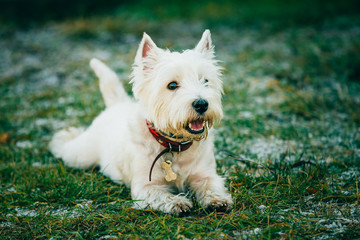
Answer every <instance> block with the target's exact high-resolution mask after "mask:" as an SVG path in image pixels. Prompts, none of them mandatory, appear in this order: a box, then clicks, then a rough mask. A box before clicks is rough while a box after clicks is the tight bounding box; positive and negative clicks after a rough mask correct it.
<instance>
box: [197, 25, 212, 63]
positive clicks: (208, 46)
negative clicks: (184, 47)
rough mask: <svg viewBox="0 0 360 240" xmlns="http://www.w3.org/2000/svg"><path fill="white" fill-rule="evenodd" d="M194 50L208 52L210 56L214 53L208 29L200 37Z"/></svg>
mask: <svg viewBox="0 0 360 240" xmlns="http://www.w3.org/2000/svg"><path fill="white" fill-rule="evenodd" d="M195 51H197V52H201V53H205V54H207V53H210V55H211V57H212V55H213V53H214V47H213V45H212V42H211V34H210V31H209V30H208V29H206V30H205V31H204V33H203V35H202V37H201V39H200V42H199V43H198V44H197V45H196V47H195Z"/></svg>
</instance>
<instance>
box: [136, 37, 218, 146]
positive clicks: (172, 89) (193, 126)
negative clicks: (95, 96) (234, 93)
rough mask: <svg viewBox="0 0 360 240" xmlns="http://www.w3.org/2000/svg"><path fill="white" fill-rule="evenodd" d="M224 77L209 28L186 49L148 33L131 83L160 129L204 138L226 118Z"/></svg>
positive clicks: (196, 138) (149, 118) (169, 132)
mask: <svg viewBox="0 0 360 240" xmlns="http://www.w3.org/2000/svg"><path fill="white" fill-rule="evenodd" d="M220 77H221V68H220V67H219V66H218V65H217V61H216V60H215V59H214V47H213V45H212V43H211V36H210V31H209V30H206V31H205V32H204V33H203V35H202V38H201V40H200V42H199V43H198V44H197V45H196V47H195V48H194V49H191V50H185V51H183V52H182V53H179V52H170V51H169V50H163V49H160V48H158V47H157V46H156V44H155V43H154V42H153V41H152V40H151V38H150V37H149V36H148V35H147V34H146V33H144V36H143V38H142V41H141V43H140V46H139V49H138V51H137V54H136V57H135V63H134V69H133V73H132V80H131V82H132V83H133V93H134V96H135V98H136V99H137V100H139V101H140V103H141V104H142V105H143V107H144V110H145V111H146V114H147V118H148V120H149V121H151V122H152V123H153V124H154V127H155V128H156V129H158V130H160V131H162V132H164V133H166V134H170V135H171V134H172V135H175V136H177V137H183V138H190V139H195V140H199V139H202V138H203V137H206V135H207V131H208V129H209V128H211V127H212V125H213V124H214V122H216V121H220V119H221V118H222V115H223V112H222V107H221V96H222V93H223V90H222V81H221V79H220Z"/></svg>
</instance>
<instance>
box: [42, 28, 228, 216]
mask: <svg viewBox="0 0 360 240" xmlns="http://www.w3.org/2000/svg"><path fill="white" fill-rule="evenodd" d="M90 66H91V67H92V69H93V70H94V71H95V73H96V75H97V76H98V77H99V79H100V90H101V92H102V95H103V97H104V100H105V104H106V110H105V111H103V112H102V113H101V114H100V115H99V116H98V117H97V118H96V119H95V120H94V121H93V123H92V124H91V126H90V127H89V128H88V129H86V130H84V129H80V128H69V129H65V130H62V131H60V132H58V133H56V134H55V135H54V137H53V139H52V141H51V142H50V144H49V148H50V150H51V152H52V153H53V154H54V155H55V156H56V157H60V158H62V159H63V161H64V163H65V164H66V165H67V166H70V167H77V168H89V167H91V166H93V165H99V166H100V169H101V172H102V173H103V174H104V175H106V176H108V177H110V178H111V179H112V180H113V181H115V182H117V183H120V184H125V185H126V186H128V187H130V188H131V195H132V199H134V200H138V201H135V206H136V207H137V208H146V207H149V208H152V209H155V210H160V211H163V212H166V213H174V214H179V213H181V212H183V211H188V210H189V209H190V208H191V207H192V201H190V200H189V199H188V198H187V197H186V195H184V194H182V193H180V194H175V192H174V189H176V190H177V192H184V191H185V190H186V189H187V187H190V189H191V190H192V191H193V192H194V193H195V196H196V198H197V200H198V201H199V202H200V203H201V204H202V206H204V207H209V206H210V207H213V208H215V209H222V210H224V209H229V208H230V207H231V206H232V204H233V203H232V199H231V196H230V194H229V193H228V192H227V191H226V189H225V187H224V180H223V178H221V177H220V176H218V175H217V173H216V163H215V158H214V154H213V134H212V131H211V129H210V128H211V126H212V124H213V123H214V122H216V121H219V120H220V119H221V117H222V114H223V113H222V107H221V95H222V81H221V79H220V76H221V73H220V68H219V67H218V65H217V61H216V60H215V59H214V50H213V45H212V43H211V37H210V31H209V30H206V31H205V32H204V33H203V36H202V38H201V40H200V42H199V43H198V44H197V46H196V47H195V49H192V50H186V51H184V52H182V53H178V52H170V51H168V50H163V49H160V48H158V47H157V46H156V45H155V43H154V42H153V41H152V40H151V38H150V37H149V36H148V35H146V34H145V33H144V36H143V39H142V41H141V43H140V46H139V49H138V51H137V54H136V57H135V64H134V68H133V73H132V76H131V77H132V80H131V82H132V83H133V93H134V96H135V99H136V100H135V101H134V100H133V99H131V98H130V97H129V96H128V95H127V94H126V93H125V91H124V89H123V87H122V86H121V84H120V82H119V80H118V78H117V76H116V74H115V73H114V72H113V71H112V70H111V69H109V68H108V67H107V66H106V65H105V64H103V63H102V62H100V61H99V60H97V59H92V60H91V62H90ZM205 79H207V81H206V80H205ZM173 81H176V82H177V83H178V85H179V87H178V88H177V89H176V90H169V89H168V88H167V86H168V84H169V83H170V82H173ZM199 98H202V99H205V100H207V101H208V103H209V107H208V110H207V111H206V112H205V113H204V114H203V116H199V114H197V112H196V111H195V110H194V108H193V107H192V103H193V102H194V101H195V100H196V99H199ZM198 118H201V119H203V120H204V121H206V122H207V127H206V129H205V131H204V133H202V134H193V133H190V132H189V131H187V130H186V126H187V124H188V123H189V122H191V121H193V120H194V119H198ZM146 120H149V121H150V122H151V123H153V125H154V127H155V128H156V129H158V130H161V131H162V132H164V133H171V134H175V135H176V136H180V135H181V136H182V137H183V139H194V142H193V145H192V146H191V147H190V148H189V149H188V150H186V151H184V152H180V153H174V160H173V171H174V172H176V173H177V175H178V178H177V179H176V180H175V181H172V182H170V183H168V182H166V181H165V179H164V177H165V174H164V172H163V170H162V169H161V167H160V164H161V160H159V161H158V162H157V163H156V165H155V167H154V170H153V173H152V181H149V178H148V176H149V171H150V166H151V164H152V162H153V160H154V159H155V157H156V156H157V155H158V154H159V153H160V152H161V151H162V150H163V149H164V147H163V146H161V145H160V144H159V143H158V142H157V141H156V140H155V139H154V137H153V136H152V135H151V134H150V132H149V130H148V127H147V125H146ZM208 128H209V129H210V130H209V131H208ZM199 136H200V137H199Z"/></svg>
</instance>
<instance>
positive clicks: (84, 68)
mask: <svg viewBox="0 0 360 240" xmlns="http://www.w3.org/2000/svg"><path fill="white" fill-rule="evenodd" d="M279 2H280V1H275V3H279ZM232 3H233V2H231V1H229V2H227V3H226V4H224V5H223V6H220V5H218V4H216V3H211V2H202V1H200V3H199V5H189V6H187V8H188V10H187V11H182V10H179V9H178V8H176V7H174V6H172V7H171V8H172V9H173V15H172V16H169V15H167V13H164V12H163V9H162V8H159V7H157V8H156V7H154V8H150V7H148V8H145V9H150V11H147V12H146V11H145V10H144V9H143V8H140V6H139V5H134V6H132V7H131V10H132V12H134V14H129V12H128V11H126V10H127V9H126V8H124V7H122V8H119V9H118V10H117V11H116V13H113V14H112V15H109V16H97V17H96V16H94V17H88V18H79V19H68V20H63V21H60V22H55V23H46V24H44V25H42V26H35V27H32V28H28V29H17V28H14V27H13V26H8V27H5V28H2V30H0V36H1V38H0V48H1V49H2V51H0V59H2V60H1V61H0V73H1V75H0V76H1V77H0V84H1V85H0V86H1V87H0V96H1V98H0V113H1V114H0V235H1V236H3V238H5V239H45V238H52V239H65V238H67V239H68V238H75V239H106V238H110V239H115V238H132V239H143V238H149V239H152V238H158V239H204V238H205V239H304V238H305V239H357V238H359V237H360V222H359V219H360V207H359V180H360V179H359V172H360V171H359V169H360V168H359V167H360V131H359V130H360V125H359V124H360V111H359V110H358V109H360V98H359V94H358V93H359V92H360V80H359V79H360V75H359V70H358V69H360V67H359V60H360V59H359V56H358V55H359V54H357V53H358V52H359V48H360V40H359V39H360V31H359V29H360V18H359V15H358V14H354V13H353V12H352V11H351V9H350V8H348V9H350V10H348V11H345V10H346V9H345V8H344V6H343V5H342V4H340V3H339V4H340V5H339V8H338V11H336V10H331V9H336V4H335V3H332V4H333V5H331V4H330V5H327V7H325V8H324V9H328V10H327V11H325V10H324V12H316V11H315V10H316V9H321V8H316V6H317V5H315V7H314V9H315V10H314V9H313V10H314V12H315V13H312V14H313V15H311V16H312V18H311V19H308V20H307V21H305V20H304V19H306V15H304V14H303V13H304V12H306V9H307V8H306V6H302V5H301V4H300V6H297V5H290V9H298V10H299V11H295V10H291V11H293V12H292V14H296V16H294V17H293V18H291V19H290V20H289V21H287V22H285V23H284V22H283V19H284V18H283V17H284V16H289V12H286V11H285V10H284V8H283V7H282V5H281V4H275V5H273V7H272V8H268V7H266V6H268V5H267V4H270V3H271V2H268V1H265V0H264V3H266V4H264V5H261V4H259V5H256V4H251V3H246V2H245V3H243V5H241V4H240V5H236V6H238V7H239V8H238V9H248V10H249V12H247V14H244V15H241V16H238V15H237V12H236V11H235V10H234V9H236V8H231V6H232V5H231V4H232ZM321 4H323V3H322V2H321V1H320V2H319V3H318V5H319V6H321ZM270 5H271V4H270ZM229 6H230V7H229ZM329 6H330V7H329ZM331 6H335V8H334V7H331ZM214 9H220V10H224V11H220V12H226V13H227V14H223V15H221V14H216V11H215V10H214ZM329 9H330V10H329ZM200 10H201V11H200ZM291 11H290V13H291ZM192 12H196V13H198V14H194V13H192ZM207 12H208V13H209V14H208V15H207V16H205V13H207ZM251 12H254V13H256V14H255V15H252V14H250V13H251ZM328 14H329V15H328ZM155 15H156V17H154V16H155ZM290 16H291V14H290ZM207 27H210V28H211V31H212V36H213V42H214V44H215V46H216V52H217V56H218V58H219V59H220V60H222V61H223V65H224V67H225V72H224V90H225V96H224V98H223V107H224V112H225V117H224V119H223V121H222V124H221V125H220V126H218V127H217V128H216V142H215V146H216V158H217V160H218V172H219V173H220V174H221V175H223V176H225V177H226V179H227V185H228V186H229V189H230V191H231V194H232V196H233V198H234V201H235V207H234V209H233V210H232V211H231V212H229V213H219V212H211V211H209V210H206V209H203V208H202V207H201V206H199V205H198V204H197V203H196V202H195V200H194V203H195V207H194V209H193V210H192V211H191V213H190V214H189V215H188V216H184V217H174V216H170V215H165V214H163V213H160V212H156V211H153V210H151V209H149V210H142V211H140V210H135V209H133V208H131V206H132V200H131V197H130V190H129V189H127V188H125V187H124V186H121V185H116V184H114V183H113V182H111V181H110V180H109V179H107V178H105V177H104V176H102V174H101V173H99V172H98V170H97V169H96V168H93V169H89V170H77V169H72V168H67V167H65V166H64V165H63V163H62V162H61V160H59V159H56V158H54V157H53V156H52V155H51V154H50V153H49V152H48V150H47V144H48V142H49V140H50V138H51V136H52V135H53V133H54V132H55V131H57V130H59V129H61V128H63V127H66V126H86V125H88V124H90V123H91V121H92V119H93V118H94V117H95V116H97V114H98V113H99V112H100V111H101V110H102V109H103V108H104V103H103V101H102V99H101V95H100V93H99V90H98V84H97V82H96V78H95V76H94V75H93V74H92V73H91V72H90V69H89V67H88V61H89V59H90V58H91V57H94V56H95V57H98V58H101V59H103V60H104V61H106V62H107V63H108V64H109V65H110V66H111V67H112V68H113V69H115V70H116V72H117V73H118V74H119V76H120V78H121V79H122V80H123V81H124V84H125V87H126V89H127V91H128V92H130V91H131V86H130V85H129V84H126V82H127V81H128V78H127V76H128V75H129V73H130V68H131V64H132V62H133V57H134V54H135V51H136V48H137V45H138V42H139V40H140V37H141V32H142V31H147V32H148V33H149V34H150V35H151V36H152V38H153V39H154V40H155V42H156V43H157V44H158V45H159V46H166V47H169V48H171V49H176V50H181V49H185V48H191V47H193V46H194V45H195V43H196V42H197V41H198V40H199V38H200V36H201V33H202V31H203V30H204V29H205V28H207Z"/></svg>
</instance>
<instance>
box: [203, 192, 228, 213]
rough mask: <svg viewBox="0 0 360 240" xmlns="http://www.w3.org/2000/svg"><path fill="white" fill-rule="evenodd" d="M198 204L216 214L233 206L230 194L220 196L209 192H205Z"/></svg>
mask: <svg viewBox="0 0 360 240" xmlns="http://www.w3.org/2000/svg"><path fill="white" fill-rule="evenodd" d="M200 203H201V204H202V205H203V206H204V207H206V208H209V209H210V210H216V211H218V212H226V211H229V210H230V209H231V208H232V206H233V204H234V203H233V201H232V199H231V196H230V194H227V195H223V196H222V195H219V194H216V193H214V192H210V191H208V192H206V194H205V196H204V197H203V198H202V199H201V200H200Z"/></svg>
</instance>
